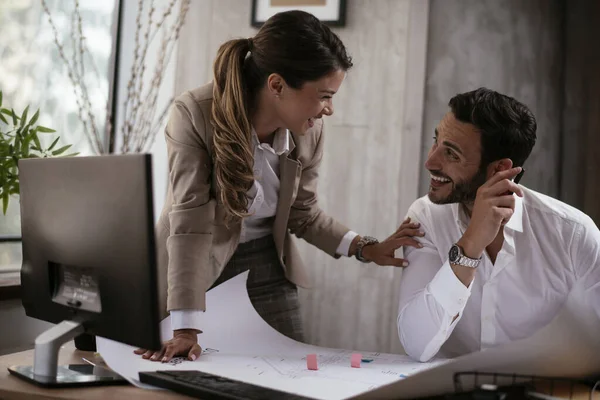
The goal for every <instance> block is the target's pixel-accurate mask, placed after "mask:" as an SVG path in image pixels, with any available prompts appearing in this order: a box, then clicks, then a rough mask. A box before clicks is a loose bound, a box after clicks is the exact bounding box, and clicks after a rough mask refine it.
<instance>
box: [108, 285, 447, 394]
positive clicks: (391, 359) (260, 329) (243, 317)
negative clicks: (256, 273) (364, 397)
mask: <svg viewBox="0 0 600 400" xmlns="http://www.w3.org/2000/svg"><path fill="white" fill-rule="evenodd" d="M247 275H248V273H244V274H240V275H238V276H237V277H235V278H233V279H230V280H229V281H227V282H225V283H223V284H221V285H219V286H218V287H216V288H214V289H212V290H210V291H209V292H208V293H207V297H206V303H207V311H206V313H205V314H204V315H203V321H206V326H205V327H203V333H202V334H201V335H199V342H200V345H201V346H202V348H203V354H202V356H201V357H200V358H199V359H198V360H196V361H194V362H191V361H187V360H184V359H182V358H178V359H175V360H174V361H173V362H171V363H166V364H162V363H157V362H152V361H148V360H144V359H142V358H141V357H140V356H138V355H135V354H133V350H134V349H135V348H134V347H131V346H127V345H124V344H121V343H117V342H114V341H111V340H107V339H103V338H97V347H98V352H99V353H100V354H101V355H102V357H103V358H104V360H105V361H106V363H107V364H108V365H109V366H110V367H111V368H112V369H113V370H115V371H116V372H117V373H119V374H121V375H122V376H124V377H126V378H127V379H129V380H130V381H131V382H132V383H134V384H137V385H138V386H142V387H143V385H140V383H139V381H138V372H140V371H155V370H168V369H173V370H198V371H204V372H208V373H212V374H216V375H221V376H225V377H228V378H233V379H237V380H240V381H244V382H249V383H253V384H256V385H260V386H265V387H270V388H273V389H277V390H282V391H286V392H290V393H295V394H299V395H303V396H307V397H313V398H316V399H344V398H348V397H351V396H355V395H357V394H360V393H363V392H366V391H369V390H372V389H375V388H377V387H380V386H382V385H386V384H389V383H392V382H395V381H398V380H401V379H403V378H404V377H406V376H410V375H413V374H415V373H417V372H419V371H423V370H426V369H429V368H432V367H434V366H436V365H438V364H440V363H442V362H443V361H436V362H432V363H418V362H414V361H412V360H411V359H410V358H409V357H407V356H403V355H395V354H382V353H368V352H367V353H365V352H363V353H361V354H362V360H363V362H362V363H361V368H351V367H350V356H351V354H352V351H349V350H338V349H330V348H324V347H318V346H311V345H307V344H304V343H299V342H296V341H294V340H292V339H290V338H288V337H286V336H284V335H282V334H280V333H279V332H277V331H276V330H274V329H273V328H271V327H270V326H269V325H268V324H267V323H266V322H265V321H264V320H263V319H262V318H261V317H260V316H259V315H258V314H257V312H256V310H255V309H254V307H253V306H252V304H251V302H250V299H249V297H248V293H247V291H246V279H247ZM161 334H162V337H163V339H165V340H166V339H169V338H170V337H171V335H172V330H171V326H170V320H169V319H168V318H167V319H165V320H164V321H163V322H162V323H161ZM311 353H314V354H317V357H318V366H319V369H318V371H311V370H308V369H307V367H306V355H307V354H311Z"/></svg>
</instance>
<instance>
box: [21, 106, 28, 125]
mask: <svg viewBox="0 0 600 400" xmlns="http://www.w3.org/2000/svg"><path fill="white" fill-rule="evenodd" d="M28 112H29V106H27V107H25V110H24V111H23V114H21V126H24V125H25V122H27V113H28Z"/></svg>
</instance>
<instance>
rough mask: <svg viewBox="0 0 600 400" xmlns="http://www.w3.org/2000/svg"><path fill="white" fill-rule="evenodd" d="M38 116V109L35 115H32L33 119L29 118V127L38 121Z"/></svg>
mask: <svg viewBox="0 0 600 400" xmlns="http://www.w3.org/2000/svg"><path fill="white" fill-rule="evenodd" d="M39 116H40V110H39V109H38V110H37V111H36V112H35V114H33V117H31V121H29V125H30V126H33V125H34V124H35V123H36V122H37V120H38V118H39Z"/></svg>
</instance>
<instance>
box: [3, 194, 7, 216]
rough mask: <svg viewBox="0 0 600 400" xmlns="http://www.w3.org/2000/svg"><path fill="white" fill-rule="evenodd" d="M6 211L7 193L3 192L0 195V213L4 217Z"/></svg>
mask: <svg viewBox="0 0 600 400" xmlns="http://www.w3.org/2000/svg"><path fill="white" fill-rule="evenodd" d="M7 210H8V191H5V192H4V193H3V194H2V213H3V214H4V215H6V211H7Z"/></svg>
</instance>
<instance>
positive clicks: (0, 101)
mask: <svg viewBox="0 0 600 400" xmlns="http://www.w3.org/2000/svg"><path fill="white" fill-rule="evenodd" d="M0 107H2V90H0Z"/></svg>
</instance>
